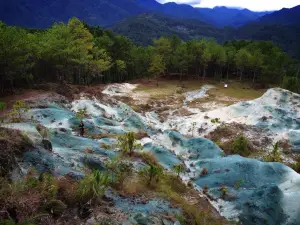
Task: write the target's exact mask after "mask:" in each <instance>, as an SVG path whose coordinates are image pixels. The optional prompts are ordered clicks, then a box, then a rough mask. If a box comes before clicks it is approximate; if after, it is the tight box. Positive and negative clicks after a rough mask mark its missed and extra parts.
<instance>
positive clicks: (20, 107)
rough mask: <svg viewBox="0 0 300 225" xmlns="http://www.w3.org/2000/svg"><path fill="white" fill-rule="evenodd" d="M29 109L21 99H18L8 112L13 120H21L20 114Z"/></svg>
mask: <svg viewBox="0 0 300 225" xmlns="http://www.w3.org/2000/svg"><path fill="white" fill-rule="evenodd" d="M28 110H29V107H28V106H27V105H26V104H25V102H24V101H23V100H18V101H16V102H15V104H14V105H13V109H12V110H11V111H10V113H9V117H10V119H11V120H12V121H13V122H21V121H22V116H23V114H24V113H26V112H27V111H28Z"/></svg>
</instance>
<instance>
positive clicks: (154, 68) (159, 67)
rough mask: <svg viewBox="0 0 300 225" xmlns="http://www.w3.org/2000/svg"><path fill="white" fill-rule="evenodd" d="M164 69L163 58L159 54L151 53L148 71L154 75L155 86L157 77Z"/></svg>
mask: <svg viewBox="0 0 300 225" xmlns="http://www.w3.org/2000/svg"><path fill="white" fill-rule="evenodd" d="M165 69H166V66H165V62H164V59H163V57H162V56H161V55H158V54H156V55H153V57H152V60H151V63H150V67H149V72H150V73H151V74H153V75H154V76H155V77H156V86H158V77H159V76H160V75H161V74H162V73H164V71H165Z"/></svg>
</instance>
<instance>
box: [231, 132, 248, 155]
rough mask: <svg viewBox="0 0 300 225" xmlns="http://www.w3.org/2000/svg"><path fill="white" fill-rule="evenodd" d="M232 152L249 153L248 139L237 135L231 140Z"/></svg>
mask: <svg viewBox="0 0 300 225" xmlns="http://www.w3.org/2000/svg"><path fill="white" fill-rule="evenodd" d="M233 153H234V154H239V155H243V156H245V155H249V154H250V151H249V145H248V140H247V139H246V138H245V137H244V136H238V137H237V138H236V139H235V140H234V142H233Z"/></svg>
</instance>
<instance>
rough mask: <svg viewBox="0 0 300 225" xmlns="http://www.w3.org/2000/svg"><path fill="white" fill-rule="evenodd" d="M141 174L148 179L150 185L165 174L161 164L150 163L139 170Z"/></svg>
mask: <svg viewBox="0 0 300 225" xmlns="http://www.w3.org/2000/svg"><path fill="white" fill-rule="evenodd" d="M139 174H140V176H141V177H142V178H144V179H145V180H147V183H148V185H151V184H152V183H153V182H156V183H157V182H158V181H159V179H160V177H161V176H162V175H163V169H162V168H161V167H160V166H156V165H153V164H150V165H149V166H146V167H145V168H144V169H142V170H141V171H140V172H139Z"/></svg>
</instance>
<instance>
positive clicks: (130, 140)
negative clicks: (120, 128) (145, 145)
mask: <svg viewBox="0 0 300 225" xmlns="http://www.w3.org/2000/svg"><path fill="white" fill-rule="evenodd" d="M117 146H118V148H119V149H120V151H121V152H122V153H123V154H129V155H130V156H132V154H133V151H134V150H138V149H140V150H141V149H142V146H141V144H138V143H137V140H136V137H135V133H134V132H129V133H126V134H124V135H122V136H119V137H118V143H117Z"/></svg>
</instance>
